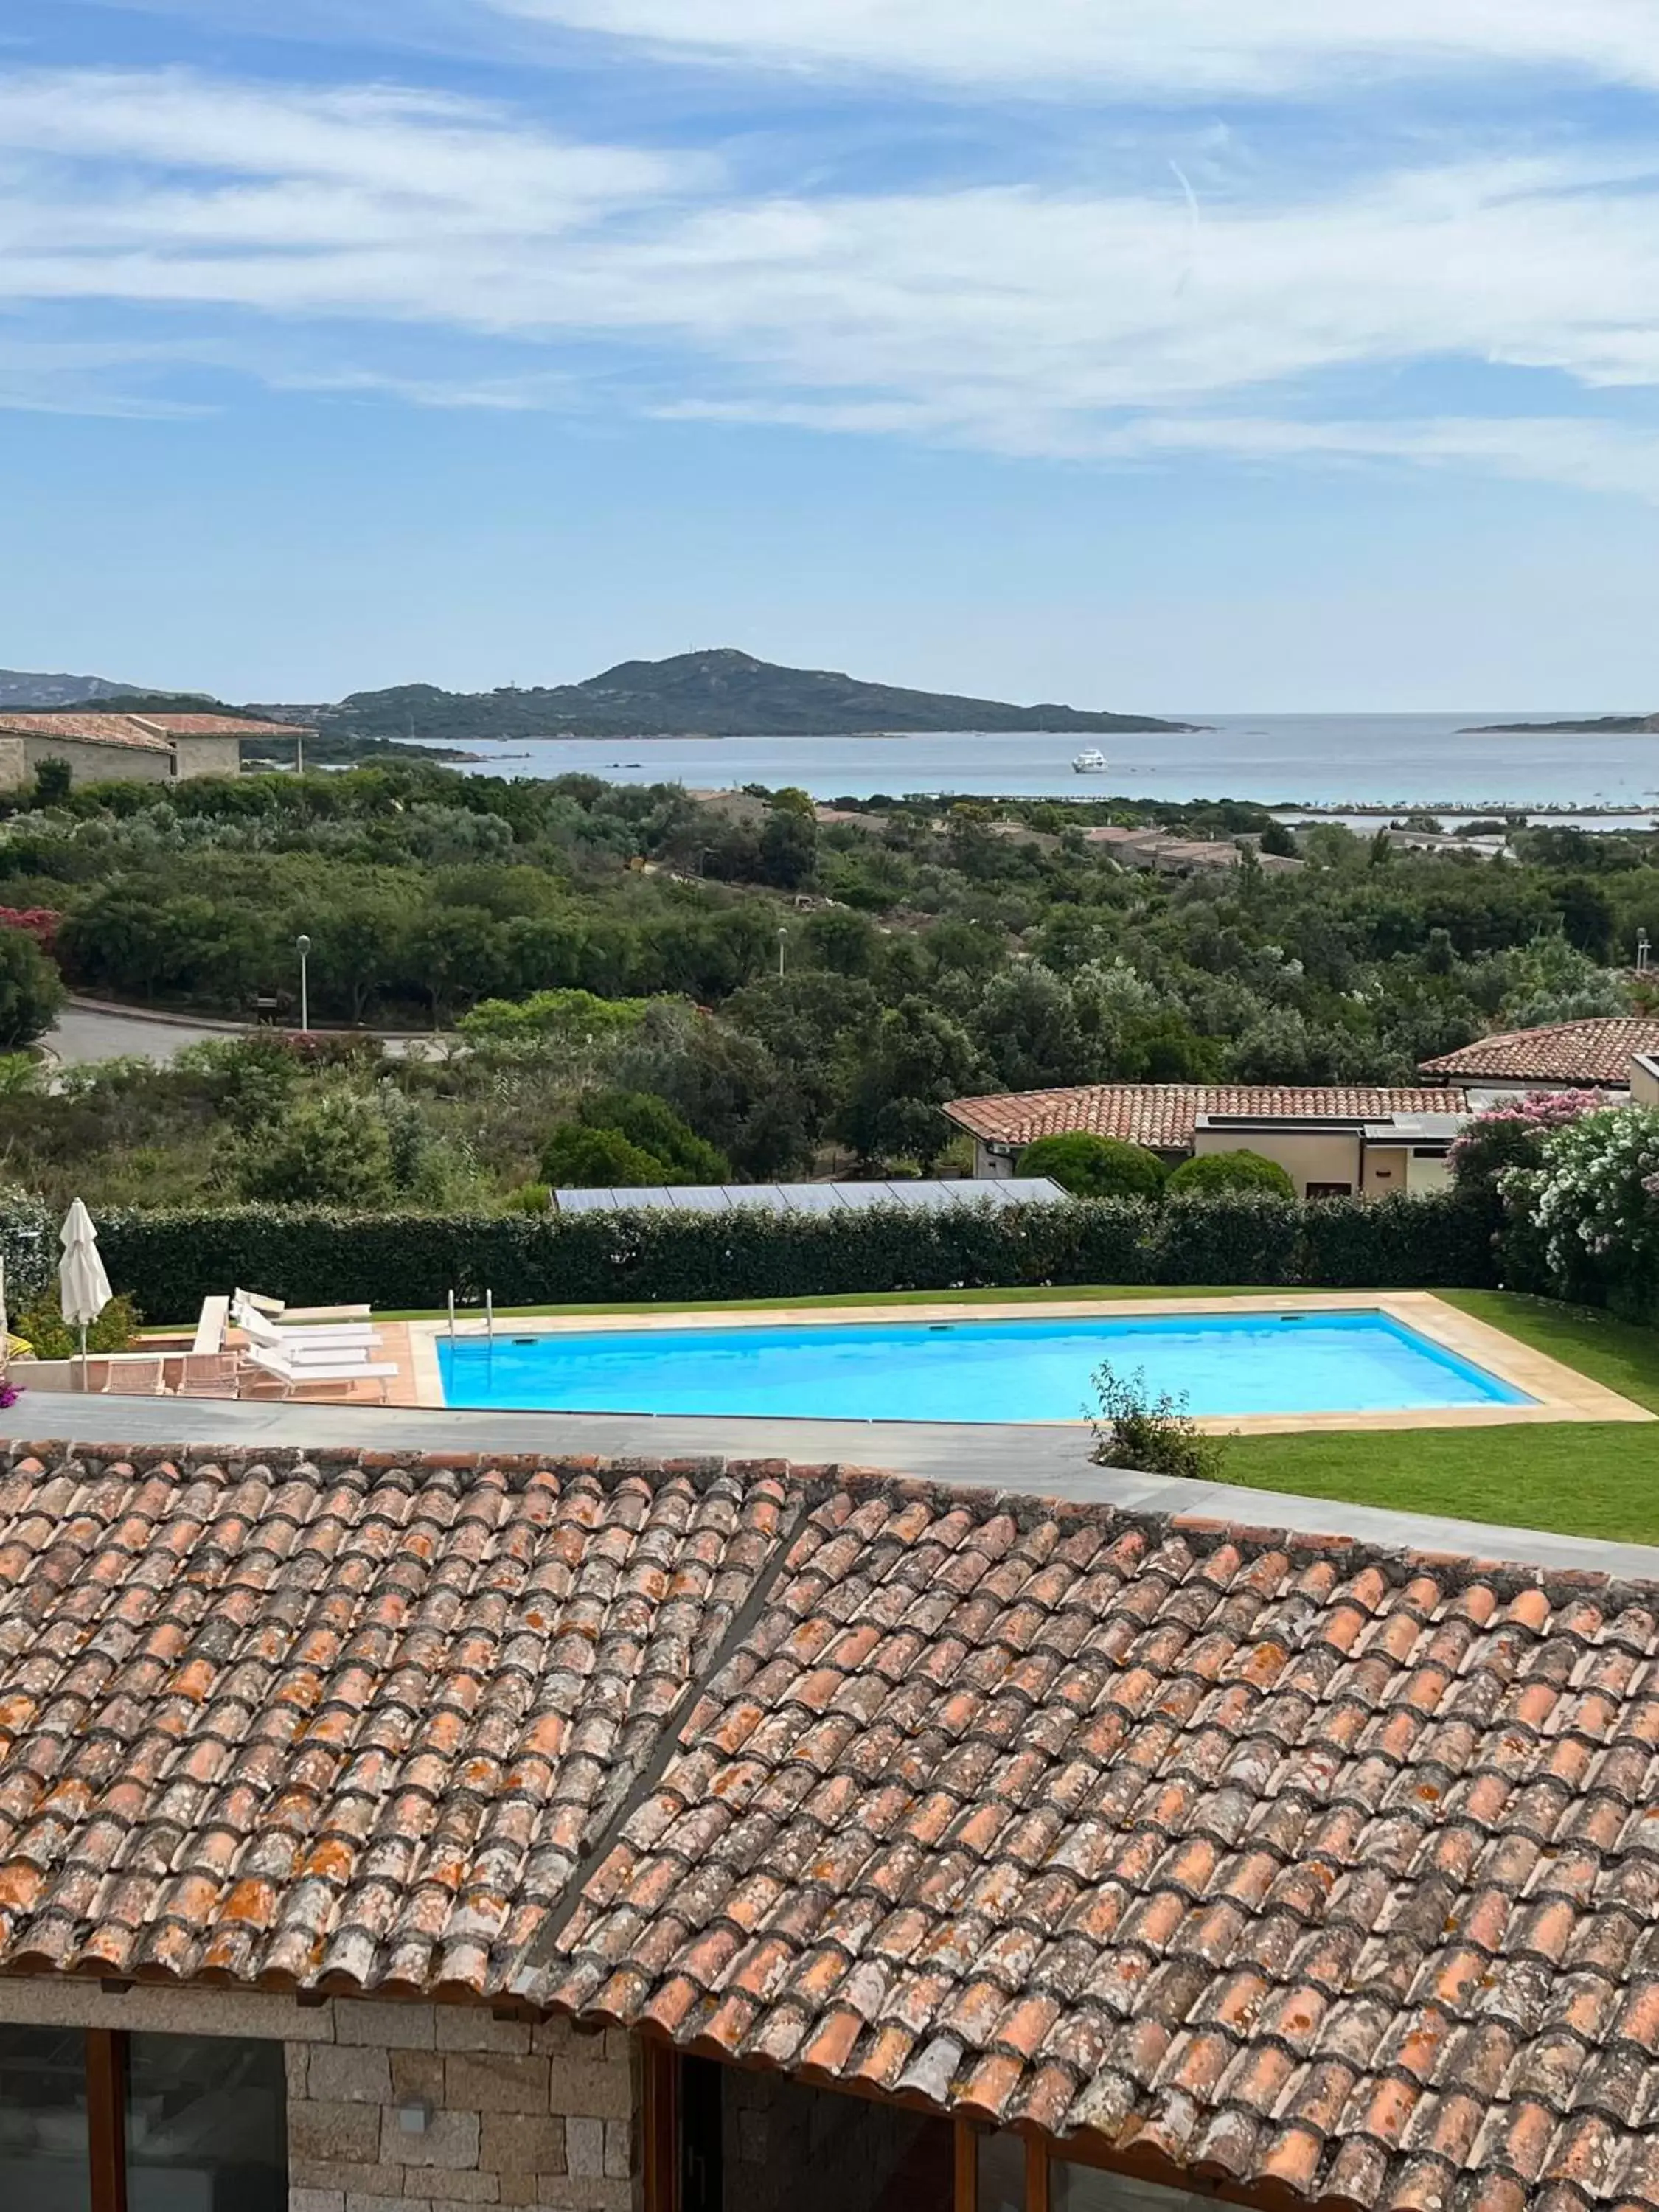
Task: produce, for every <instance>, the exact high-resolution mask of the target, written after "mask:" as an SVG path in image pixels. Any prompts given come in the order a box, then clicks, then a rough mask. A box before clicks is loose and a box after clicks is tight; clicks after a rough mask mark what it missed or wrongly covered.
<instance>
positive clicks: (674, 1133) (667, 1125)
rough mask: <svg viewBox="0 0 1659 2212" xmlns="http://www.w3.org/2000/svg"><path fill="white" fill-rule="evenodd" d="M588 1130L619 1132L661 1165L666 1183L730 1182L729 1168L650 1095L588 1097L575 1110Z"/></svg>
mask: <svg viewBox="0 0 1659 2212" xmlns="http://www.w3.org/2000/svg"><path fill="white" fill-rule="evenodd" d="M576 1118H577V1120H578V1121H580V1122H581V1123H582V1124H583V1126H584V1127H586V1128H589V1129H616V1130H619V1131H620V1132H621V1133H622V1134H623V1136H624V1137H626V1138H627V1139H628V1141H629V1144H631V1145H637V1146H638V1147H639V1149H640V1150H641V1152H649V1153H651V1154H652V1155H653V1157H654V1158H657V1159H659V1160H660V1161H661V1163H662V1164H663V1166H664V1168H665V1170H666V1172H665V1174H664V1176H663V1177H662V1180H663V1182H682V1183H684V1182H730V1181H731V1179H732V1170H731V1166H730V1164H728V1162H727V1161H726V1159H725V1158H724V1157H723V1156H722V1155H721V1153H720V1152H718V1151H717V1150H716V1149H715V1147H714V1146H713V1145H711V1144H709V1143H708V1141H707V1139H704V1138H702V1137H699V1136H698V1135H697V1134H696V1132H695V1131H694V1130H692V1129H690V1128H688V1127H687V1126H686V1124H685V1122H684V1121H682V1119H681V1118H680V1116H679V1115H678V1114H677V1113H676V1112H675V1111H674V1109H673V1108H672V1107H671V1106H670V1105H668V1104H666V1103H665V1102H664V1101H663V1100H662V1099H660V1098H655V1097H652V1095H651V1093H650V1092H649V1091H589V1092H588V1093H587V1095H586V1097H584V1098H583V1100H582V1102H581V1103H580V1106H579V1107H578V1108H577V1109H576Z"/></svg>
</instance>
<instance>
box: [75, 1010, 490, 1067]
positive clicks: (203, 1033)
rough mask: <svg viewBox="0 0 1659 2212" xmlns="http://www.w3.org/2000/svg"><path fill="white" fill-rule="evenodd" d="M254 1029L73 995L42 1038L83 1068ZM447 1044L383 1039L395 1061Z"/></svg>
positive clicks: (163, 1056) (151, 1056)
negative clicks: (414, 1048) (87, 1001)
mask: <svg viewBox="0 0 1659 2212" xmlns="http://www.w3.org/2000/svg"><path fill="white" fill-rule="evenodd" d="M251 1029H252V1024H250V1023H247V1022H219V1021H213V1020H210V1019H209V1018H207V1017H205V1016H204V1017H202V1018H199V1019H192V1018H189V1017H187V1016H181V1015H179V1014H147V1013H143V1012H140V1011H139V1010H138V1009H137V1008H136V1007H125V1006H124V1007H120V1008H113V1007H108V1006H88V1005H86V1004H84V1003H83V1002H82V1001H81V1000H73V999H72V1000H70V1003H69V1004H68V1006H65V1007H64V1012H63V1014H62V1016H61V1018H60V1019H59V1021H58V1026H57V1027H56V1029H52V1030H47V1032H46V1036H45V1038H44V1039H43V1040H42V1042H44V1043H45V1045H46V1050H47V1051H48V1052H49V1053H50V1054H52V1056H53V1057H54V1058H55V1059H56V1060H58V1062H59V1064H60V1065H61V1066H65V1067H81V1066H90V1065H92V1064H94V1062H96V1061H99V1060H125V1059H127V1058H129V1057H131V1056H138V1057H142V1058H143V1059H146V1060H163V1061H165V1060H172V1059H173V1058H174V1057H175V1056H176V1055H177V1054H179V1053H181V1052H182V1051H183V1050H184V1048H185V1046H186V1045H188V1044H204V1043H205V1042H207V1040H208V1039H209V1038H210V1037H223V1036H246V1035H247V1034H248V1033H249V1032H250V1030H251ZM365 1034H368V1032H365ZM448 1042H449V1040H448V1039H447V1037H444V1036H430V1037H428V1036H418V1037H414V1038H410V1037H408V1036H388V1037H387V1038H386V1039H385V1043H386V1050H387V1052H388V1053H389V1054H391V1055H392V1058H393V1059H401V1058H402V1057H403V1056H404V1054H406V1053H407V1052H408V1051H409V1049H410V1045H411V1044H417V1045H419V1046H420V1047H421V1048H422V1051H431V1050H434V1049H438V1050H442V1049H445V1048H447V1044H448Z"/></svg>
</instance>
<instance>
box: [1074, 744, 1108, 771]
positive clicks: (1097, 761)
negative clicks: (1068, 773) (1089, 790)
mask: <svg viewBox="0 0 1659 2212" xmlns="http://www.w3.org/2000/svg"><path fill="white" fill-rule="evenodd" d="M1109 765H1110V763H1109V762H1108V760H1107V758H1106V756H1105V754H1104V753H1103V752H1102V751H1101V750H1100V749H1099V747H1098V746H1097V745H1091V746H1090V747H1089V748H1088V750H1086V751H1085V752H1080V753H1079V755H1078V757H1077V758H1076V759H1075V760H1074V761H1073V763H1072V766H1073V768H1074V769H1076V770H1077V773H1078V774H1079V775H1105V773H1106V770H1107V769H1108V767H1109Z"/></svg>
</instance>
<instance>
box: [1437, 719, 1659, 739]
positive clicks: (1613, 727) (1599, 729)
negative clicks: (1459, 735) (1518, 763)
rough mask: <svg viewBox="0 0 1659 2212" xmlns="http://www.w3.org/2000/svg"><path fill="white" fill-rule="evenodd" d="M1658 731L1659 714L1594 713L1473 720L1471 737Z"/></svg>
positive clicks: (1613, 734) (1592, 735)
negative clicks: (1570, 716) (1576, 717)
mask: <svg viewBox="0 0 1659 2212" xmlns="http://www.w3.org/2000/svg"><path fill="white" fill-rule="evenodd" d="M1656 733H1659V714H1593V715H1591V716H1590V717H1589V719H1588V720H1577V721H1565V722H1472V723H1471V724H1470V725H1469V726H1468V729H1467V730H1465V732H1463V734H1464V735H1465V736H1466V737H1470V738H1571V737H1583V738H1641V737H1649V736H1652V735H1654V734H1656Z"/></svg>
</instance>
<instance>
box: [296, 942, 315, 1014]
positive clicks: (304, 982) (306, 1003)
mask: <svg viewBox="0 0 1659 2212" xmlns="http://www.w3.org/2000/svg"><path fill="white" fill-rule="evenodd" d="M294 950H295V951H296V952H297V953H298V954H299V956H300V1034H301V1036H310V1034H311V986H310V979H309V978H308V976H307V973H306V963H307V960H309V959H310V957H311V939H309V938H308V937H296V938H295V940H294Z"/></svg>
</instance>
